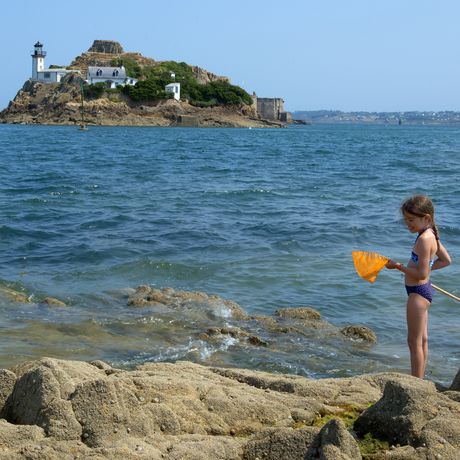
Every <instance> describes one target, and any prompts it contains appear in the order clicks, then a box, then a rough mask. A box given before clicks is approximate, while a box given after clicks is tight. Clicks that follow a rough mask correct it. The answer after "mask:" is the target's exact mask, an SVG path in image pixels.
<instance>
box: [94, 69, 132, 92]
mask: <svg viewBox="0 0 460 460" xmlns="http://www.w3.org/2000/svg"><path fill="white" fill-rule="evenodd" d="M86 81H87V82H88V83H89V84H90V85H94V83H106V84H107V86H108V87H109V88H116V87H117V86H125V85H135V84H136V83H137V79H135V78H132V77H128V76H127V75H126V69H125V68H124V67H123V66H121V67H88V74H87V77H86Z"/></svg>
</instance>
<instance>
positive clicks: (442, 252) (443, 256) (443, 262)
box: [431, 240, 451, 270]
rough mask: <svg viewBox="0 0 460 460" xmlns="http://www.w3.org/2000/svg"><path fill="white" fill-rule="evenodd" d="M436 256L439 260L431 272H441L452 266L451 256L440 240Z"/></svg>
mask: <svg viewBox="0 0 460 460" xmlns="http://www.w3.org/2000/svg"><path fill="white" fill-rule="evenodd" d="M436 255H437V256H438V258H437V259H436V261H435V263H434V264H433V267H431V270H439V269H441V268H444V267H447V266H448V265H450V262H451V260H450V255H449V253H448V252H447V250H446V248H445V247H444V245H443V244H442V243H441V241H439V240H438V250H437V251H436Z"/></svg>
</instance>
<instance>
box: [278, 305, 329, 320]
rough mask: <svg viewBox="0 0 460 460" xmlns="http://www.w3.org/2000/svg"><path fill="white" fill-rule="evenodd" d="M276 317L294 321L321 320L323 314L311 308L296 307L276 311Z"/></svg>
mask: <svg viewBox="0 0 460 460" xmlns="http://www.w3.org/2000/svg"><path fill="white" fill-rule="evenodd" d="M275 315H277V316H281V317H282V318H294V319H320V318H321V314H320V313H319V311H317V310H315V309H313V308H311V307H296V308H280V309H279V310H276V312H275Z"/></svg>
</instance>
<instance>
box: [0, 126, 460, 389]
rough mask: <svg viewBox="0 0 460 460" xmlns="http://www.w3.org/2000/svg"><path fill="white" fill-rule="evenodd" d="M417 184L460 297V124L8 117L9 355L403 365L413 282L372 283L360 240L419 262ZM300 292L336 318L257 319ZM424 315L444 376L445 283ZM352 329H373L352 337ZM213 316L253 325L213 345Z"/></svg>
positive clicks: (2, 245)
mask: <svg viewBox="0 0 460 460" xmlns="http://www.w3.org/2000/svg"><path fill="white" fill-rule="evenodd" d="M415 193H424V194H428V195H429V196H430V197H431V198H432V199H433V201H434V203H435V206H436V219H437V223H438V226H439V229H440V234H441V240H442V241H443V243H444V245H445V246H446V248H447V249H448V251H449V252H450V255H451V257H452V265H451V266H450V267H448V268H446V269H443V270H440V271H435V272H433V274H432V281H433V282H434V283H435V284H437V285H438V286H440V287H442V288H443V289H445V290H447V291H449V292H451V293H453V294H454V295H457V296H460V205H459V203H460V127H459V126H449V125H445V126H442V125H439V126H433V125H419V126H409V125H401V126H395V125H310V126H297V125H296V126H290V127H288V128H286V129H255V128H254V129H248V128H244V129H243V128H210V129H209V128H208V129H201V128H157V127H155V128H149V127H96V126H94V127H93V126H90V127H89V130H88V131H79V130H78V129H77V127H73V126H39V125H37V126H26V125H0V217H1V218H0V367H10V366H13V365H15V364H18V363H21V362H24V361H27V360H32V359H37V358H40V357H43V356H48V357H55V358H62V359H74V360H85V361H91V360H103V361H106V362H108V363H110V364H111V365H113V366H116V367H121V368H128V369H129V368H134V367H135V366H138V365H141V364H143V363H148V362H163V361H167V362H175V361H177V360H189V361H194V362H197V363H201V364H204V365H210V366H225V367H241V368H248V369H256V370H261V371H268V372H274V373H288V374H296V375H303V376H306V377H309V378H315V379H318V378H325V377H347V376H354V375H359V374H364V373H376V372H386V371H397V372H404V373H408V372H409V353H408V349H407V345H406V319H405V302H406V298H407V297H406V293H405V290H404V283H403V279H402V276H401V274H400V273H399V272H396V271H393V270H391V271H390V270H383V271H382V272H381V273H380V274H379V276H378V278H377V280H376V282H375V283H373V284H370V283H368V282H366V281H364V280H362V279H361V278H359V277H358V276H357V274H356V272H355V269H354V265H353V262H352V259H351V252H352V250H365V251H377V252H379V253H381V254H384V255H386V256H388V257H391V258H393V259H395V260H398V261H401V262H405V261H407V259H408V258H409V255H410V251H411V247H412V245H413V242H414V235H413V234H411V233H409V231H408V230H407V229H406V228H405V226H404V224H403V222H402V219H401V215H400V212H399V207H400V204H401V202H402V201H403V200H404V199H405V198H407V197H408V196H410V195H412V194H415ZM140 285H148V286H150V287H152V288H156V289H160V290H162V289H166V288H172V289H174V290H175V291H187V292H188V291H190V292H195V291H198V292H202V293H206V294H207V295H209V296H211V295H215V296H218V298H219V299H222V301H224V300H229V301H233V302H236V303H237V304H238V305H239V306H240V307H241V308H242V309H243V310H244V311H245V312H246V313H247V314H248V315H249V318H250V319H245V320H241V319H237V318H234V317H232V315H231V314H230V313H229V311H228V310H225V309H220V310H219V309H217V310H215V309H214V310H213V309H212V308H211V307H210V305H209V303H203V304H200V302H199V301H196V302H191V303H189V304H187V305H186V306H185V307H184V306H182V307H183V308H172V309H168V308H164V309H158V308H155V307H149V306H146V307H134V306H132V305H129V302H128V296H129V295H130V294H132V292H133V290H134V289H136V288H137V287H138V286H140ZM18 294H21V295H20V296H19V295H18ZM47 297H53V298H56V299H59V300H60V301H62V302H64V303H65V304H66V306H56V305H50V304H48V303H46V301H45V299H46V298H47ZM305 306H308V307H311V308H313V309H315V310H317V311H318V312H319V313H320V314H321V318H322V320H324V321H325V322H327V324H329V325H330V328H328V329H326V330H323V329H321V328H319V329H315V328H312V329H309V328H303V329H302V328H301V324H300V320H299V328H296V327H295V325H296V324H295V323H296V320H294V321H293V323H292V322H291V323H290V327H289V328H286V330H285V331H283V330H276V331H275V330H273V329H270V328H264V327H263V322H260V321H258V320H255V319H254V318H260V317H266V318H272V320H273V321H278V322H279V321H280V318H279V317H278V316H277V315H278V314H279V313H277V312H279V311H280V310H281V309H285V308H291V307H305ZM251 318H252V319H251ZM429 318H430V319H429V348H430V355H429V361H428V366H427V378H429V379H431V380H433V381H436V382H439V383H441V384H443V385H449V384H450V382H451V381H452V380H453V378H454V376H455V375H456V373H457V371H458V370H459V368H460V303H459V302H457V301H455V300H454V299H451V298H449V297H447V296H444V295H442V294H440V293H436V295H435V299H434V301H433V304H432V306H431V308H430V312H429ZM348 325H360V326H366V327H368V328H370V329H371V330H372V331H373V332H374V333H375V334H376V337H377V340H376V342H375V343H367V342H363V341H360V340H351V339H349V338H345V337H344V336H343V335H342V334H340V330H341V329H342V328H343V327H345V326H348ZM210 328H217V329H218V330H219V328H227V329H228V328H238V330H239V331H243V333H244V334H246V335H244V334H239V335H231V334H221V335H217V336H215V337H213V339H212V340H207V339H206V334H203V333H206V331H208V330H209V329H210ZM214 330H215V329H214ZM247 336H255V337H257V338H258V339H260V342H258V343H257V342H256V343H254V342H251V341H248V340H247Z"/></svg>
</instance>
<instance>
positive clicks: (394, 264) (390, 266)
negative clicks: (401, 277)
mask: <svg viewBox="0 0 460 460" xmlns="http://www.w3.org/2000/svg"><path fill="white" fill-rule="evenodd" d="M385 267H386V268H388V269H389V270H394V269H399V267H401V264H400V263H399V262H395V261H394V260H389V261H388V262H387V263H386V265H385Z"/></svg>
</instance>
